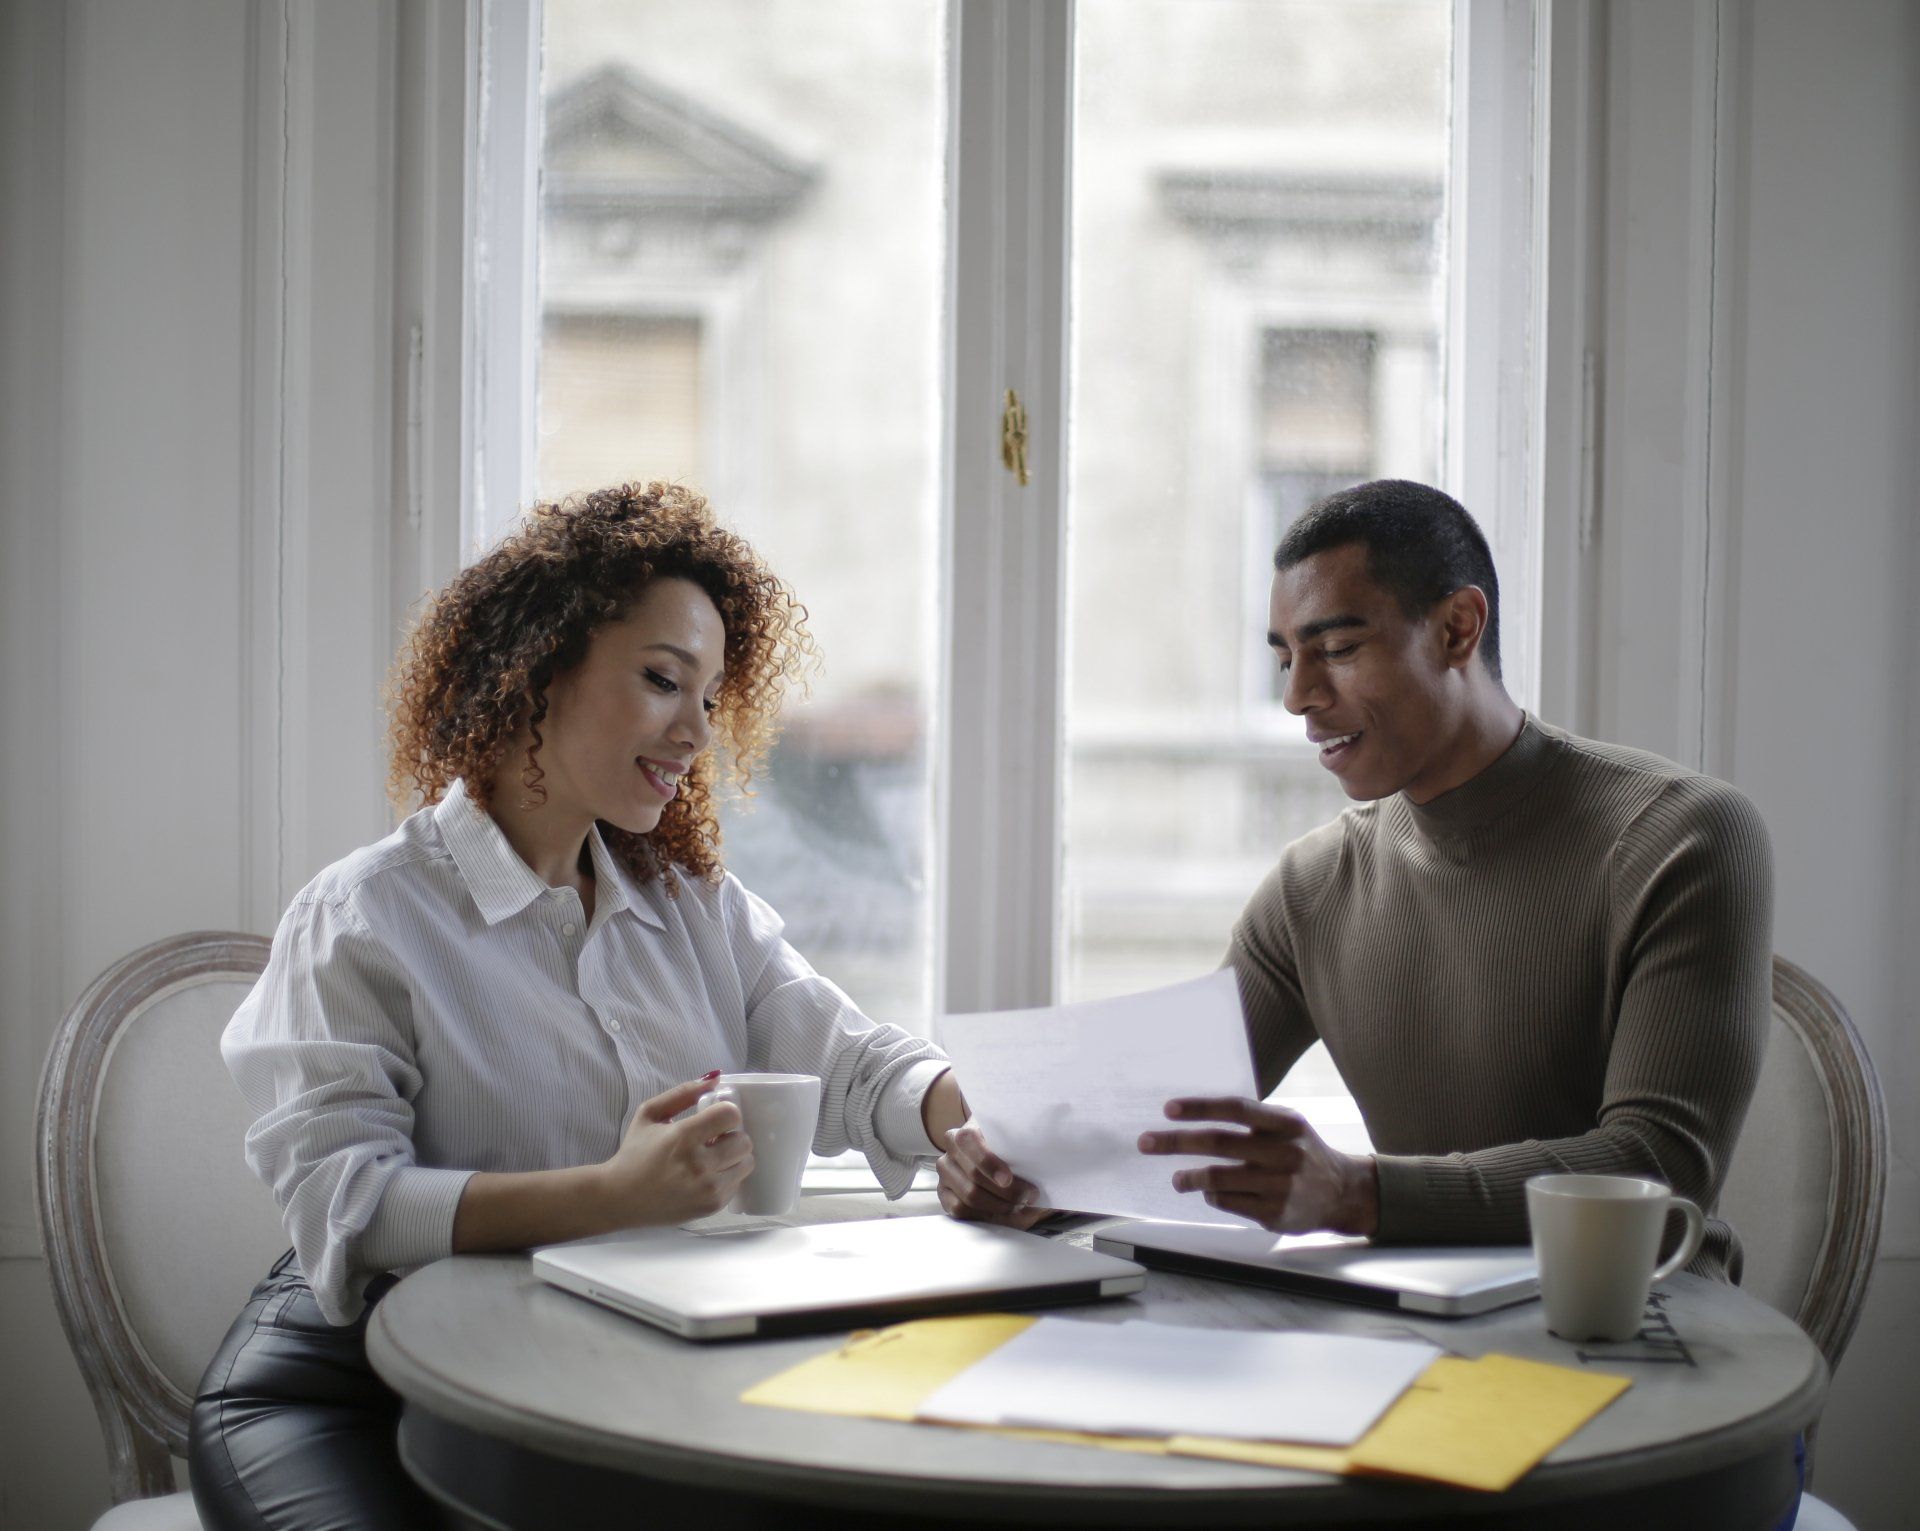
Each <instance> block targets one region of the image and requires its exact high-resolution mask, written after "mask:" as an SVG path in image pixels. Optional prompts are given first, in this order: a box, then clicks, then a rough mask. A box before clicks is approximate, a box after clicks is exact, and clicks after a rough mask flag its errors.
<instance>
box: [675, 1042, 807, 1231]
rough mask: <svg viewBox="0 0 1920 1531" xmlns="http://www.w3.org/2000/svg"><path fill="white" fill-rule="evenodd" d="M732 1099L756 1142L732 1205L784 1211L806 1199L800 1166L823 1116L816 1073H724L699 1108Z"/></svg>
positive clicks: (756, 1212)
mask: <svg viewBox="0 0 1920 1531" xmlns="http://www.w3.org/2000/svg"><path fill="white" fill-rule="evenodd" d="M723 1100H730V1101H732V1102H733V1103H734V1104H735V1105H736V1106H738V1107H739V1108H740V1130H741V1131H743V1132H744V1133H746V1135H747V1141H748V1142H750V1143H752V1144H753V1169H752V1170H751V1171H750V1172H749V1173H748V1175H747V1178H746V1179H745V1180H743V1181H741V1182H740V1189H739V1191H737V1192H736V1193H735V1194H734V1198H733V1201H732V1203H731V1204H730V1209H731V1210H732V1211H735V1212H747V1213H751V1214H752V1215H753V1216H755V1217H779V1216H781V1215H782V1214H783V1213H787V1212H791V1211H792V1210H793V1208H794V1204H795V1203H796V1202H798V1201H799V1200H800V1172H801V1171H802V1170H804V1169H805V1168H806V1167H807V1153H808V1151H809V1150H810V1149H811V1148H812V1147H813V1129H814V1124H815V1123H816V1122H817V1121H818V1120H819V1118H820V1080H819V1078H818V1077H817V1076H816V1075H813V1074H722V1075H721V1076H720V1082H719V1083H718V1084H716V1085H715V1086H714V1087H713V1088H712V1089H711V1090H709V1091H707V1093H706V1094H705V1095H702V1096H701V1097H700V1104H699V1105H698V1106H697V1107H696V1108H695V1109H696V1110H701V1111H704V1110H705V1109H706V1108H707V1107H708V1106H711V1105H713V1104H714V1103H715V1102H717V1101H723Z"/></svg>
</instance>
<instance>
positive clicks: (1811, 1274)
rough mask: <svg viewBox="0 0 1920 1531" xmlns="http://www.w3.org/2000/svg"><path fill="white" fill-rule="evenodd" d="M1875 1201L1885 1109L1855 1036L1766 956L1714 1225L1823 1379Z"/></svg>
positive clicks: (1840, 1345)
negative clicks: (1764, 1027)
mask: <svg viewBox="0 0 1920 1531" xmlns="http://www.w3.org/2000/svg"><path fill="white" fill-rule="evenodd" d="M1886 1194H1887V1119H1886V1108H1885V1106H1884V1104H1883V1103H1882V1101H1881V1096H1880V1081H1879V1079H1878V1077H1877V1076H1876V1075H1875V1074H1874V1071H1873V1063H1872V1060H1870V1059H1869V1058H1868V1057H1867V1051H1866V1048H1865V1047H1864V1046H1862V1045H1861V1041H1860V1034H1859V1033H1858V1032H1857V1031H1855V1030H1854V1028H1853V1022H1852V1021H1850V1020H1849V1019H1848V1018H1847V1013H1846V1011H1845V1010H1843V1009H1842V1008H1841V1006H1840V1002H1839V1001H1838V1000H1837V999H1835V998H1834V997H1833V995H1832V994H1831V993H1830V992H1829V991H1828V990H1827V989H1826V987H1825V986H1824V985H1822V984H1820V983H1819V982H1818V981H1816V980H1815V979H1814V978H1812V977H1811V976H1810V975H1809V974H1807V973H1806V972H1805V971H1804V970H1803V969H1801V968H1798V967H1796V966H1794V964H1793V963H1791V962H1788V961H1787V960H1786V959H1785V958H1784V957H1775V958H1774V959H1773V1026H1772V1029H1771V1034H1770V1036H1769V1037H1768V1040H1767V1053H1766V1060H1765V1062H1764V1063H1763V1064H1762V1066H1761V1070H1760V1083H1759V1086H1758V1087H1757V1089H1756V1090H1755V1091H1754V1097H1753V1105H1752V1106H1751V1108H1750V1109H1749V1110H1748V1112H1747V1122H1746V1128H1745V1130H1744V1131H1743V1132H1742V1133H1741V1135H1740V1142H1739V1145H1738V1146H1737V1147H1736V1148H1735V1149H1734V1153H1733V1161H1732V1163H1731V1164H1730V1165H1729V1167H1728V1170H1727V1178H1726V1184H1725V1185H1724V1186H1723V1187H1722V1189H1721V1192H1720V1216H1722V1217H1724V1218H1725V1219H1726V1220H1727V1221H1728V1222H1729V1223H1731V1224H1732V1225H1733V1227H1734V1229H1735V1230H1736V1231H1737V1232H1738V1233H1739V1235H1740V1241H1741V1243H1742V1244H1743V1245H1744V1246H1745V1249H1746V1273H1745V1275H1744V1276H1743V1277H1742V1280H1741V1284H1742V1285H1743V1286H1744V1287H1745V1288H1746V1289H1747V1290H1748V1291H1750V1292H1752V1293H1753V1294H1754V1295H1755V1296H1757V1297H1759V1298H1760V1299H1761V1300H1762V1301H1764V1302H1766V1303H1768V1304H1770V1305H1771V1306H1773V1307H1775V1308H1778V1309H1779V1310H1780V1311H1781V1312H1782V1313H1785V1314H1786V1315H1788V1316H1789V1317H1790V1318H1792V1319H1793V1320H1794V1322H1796V1323H1797V1324H1799V1325H1800V1327H1801V1328H1802V1329H1804V1330H1805V1331H1806V1332H1807V1334H1808V1336H1809V1337H1810V1338H1811V1339H1812V1340H1813V1342H1814V1343H1815V1344H1816V1345H1818V1346H1819V1347H1820V1350H1821V1353H1822V1354H1823V1355H1825V1357H1826V1358H1827V1366H1828V1368H1829V1369H1830V1370H1832V1369H1836V1368H1838V1366H1839V1365H1840V1357H1841V1355H1842V1354H1843V1353H1844V1352H1845V1350H1846V1348H1847V1341H1848V1340H1850V1339H1851V1338H1852V1337H1853V1327H1854V1324H1855V1323H1856V1322H1858V1320H1859V1317H1860V1305H1861V1303H1862V1302H1863V1301H1864V1300H1865V1298H1866V1294H1867V1281H1868V1278H1869V1277H1870V1276H1871V1275H1872V1273H1873V1257H1874V1251H1875V1250H1876V1249H1877V1248H1878V1247H1879V1243H1880V1217H1881V1213H1882V1210H1883V1208H1884V1205H1885V1202H1886Z"/></svg>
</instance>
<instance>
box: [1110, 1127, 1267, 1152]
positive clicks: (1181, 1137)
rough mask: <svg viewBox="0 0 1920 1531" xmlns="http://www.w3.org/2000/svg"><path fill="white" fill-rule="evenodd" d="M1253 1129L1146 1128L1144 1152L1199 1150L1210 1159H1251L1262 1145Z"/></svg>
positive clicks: (1141, 1141) (1143, 1142) (1141, 1137)
mask: <svg viewBox="0 0 1920 1531" xmlns="http://www.w3.org/2000/svg"><path fill="white" fill-rule="evenodd" d="M1261 1146H1262V1145H1261V1142H1260V1139H1259V1137H1258V1136H1257V1135H1255V1134H1254V1133H1251V1132H1240V1131H1238V1130H1236V1129H1227V1130H1222V1129H1220V1128H1217V1127H1189V1128H1185V1129H1183V1130H1181V1131H1179V1132H1143V1133H1141V1134H1140V1152H1141V1153H1143V1154H1199V1155H1201V1156H1203V1157H1205V1158H1210V1159H1248V1158H1251V1157H1252V1156H1253V1153H1254V1152H1255V1151H1257V1150H1258V1149H1259V1148H1260V1147H1261Z"/></svg>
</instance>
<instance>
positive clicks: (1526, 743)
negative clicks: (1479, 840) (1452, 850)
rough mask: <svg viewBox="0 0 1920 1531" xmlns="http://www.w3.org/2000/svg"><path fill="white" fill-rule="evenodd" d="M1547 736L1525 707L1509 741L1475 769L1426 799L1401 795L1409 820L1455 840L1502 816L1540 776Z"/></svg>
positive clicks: (1547, 763) (1548, 750) (1548, 749)
mask: <svg viewBox="0 0 1920 1531" xmlns="http://www.w3.org/2000/svg"><path fill="white" fill-rule="evenodd" d="M1557 753H1558V751H1557V750H1555V748H1554V741H1553V736H1552V735H1551V734H1550V733H1548V732H1547V730H1546V729H1545V728H1543V727H1542V726H1541V724H1540V722H1539V721H1538V720H1537V719H1536V718H1535V717H1534V716H1533V714H1531V713H1523V714H1522V715H1521V723H1520V732H1519V734H1518V735H1516V736H1515V738H1514V741H1513V743H1512V744H1510V745H1508V746H1507V749H1506V752H1505V753H1504V754H1502V755H1501V756H1500V757H1499V758H1498V759H1497V760H1495V761H1494V762H1493V763H1492V764H1491V765H1489V766H1487V767H1486V768H1485V769H1484V770H1482V771H1481V772H1480V774H1479V775H1477V776H1474V777H1471V778H1469V779H1468V780H1467V781H1464V782H1462V783H1461V784H1460V785H1459V786H1457V787H1455V788H1454V789H1453V790H1452V791H1451V792H1442V793H1441V794H1440V795H1439V796H1438V797H1436V798H1434V799H1433V800H1432V801H1431V802H1427V803H1416V802H1414V801H1413V800H1412V799H1410V798H1406V797H1404V796H1403V797H1402V799H1401V801H1402V802H1404V803H1405V804H1406V807H1407V811H1408V813H1409V814H1410V815H1411V817H1412V819H1413V822H1414V825H1415V826H1416V827H1417V828H1418V829H1419V830H1420V832H1421V833H1422V834H1423V835H1425V836H1426V837H1427V838H1428V839H1431V840H1438V841H1453V842H1458V841H1461V840H1465V839H1468V838H1469V837H1471V836H1473V835H1475V834H1477V833H1478V832H1479V831H1481V830H1483V829H1485V828H1487V827H1488V826H1489V825H1491V824H1493V823H1495V822H1497V821H1498V820H1500V819H1502V818H1504V817H1505V816H1506V815H1507V814H1509V813H1511V812H1512V811H1513V810H1514V809H1515V808H1517V807H1518V806H1519V805H1520V804H1521V802H1522V801H1524V800H1525V799H1526V798H1528V797H1530V796H1531V795H1532V794H1533V791H1534V789H1535V788H1536V787H1538V786H1539V785H1540V783H1541V782H1542V781H1544V780H1545V779H1546V775H1547V771H1548V769H1549V768H1550V767H1551V765H1552V764H1553V760H1554V757H1555V755H1556V754H1557Z"/></svg>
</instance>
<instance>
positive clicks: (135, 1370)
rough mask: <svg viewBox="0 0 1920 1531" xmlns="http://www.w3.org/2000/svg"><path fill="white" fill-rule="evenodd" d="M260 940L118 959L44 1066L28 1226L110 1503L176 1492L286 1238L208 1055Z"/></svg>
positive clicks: (215, 1061) (240, 1109)
mask: <svg viewBox="0 0 1920 1531" xmlns="http://www.w3.org/2000/svg"><path fill="white" fill-rule="evenodd" d="M267 950H268V942H267V941H266V940H264V939H263V938H261V937H259V936H249V935H240V934H236V933H234V932H229V931H199V932H196V933H194V934H191V935H184V936H176V937H174V938H173V939H172V940H169V941H161V942H157V943H156V944H154V945H152V946H149V947H145V948H143V949H142V950H140V951H137V952H135V953H134V954H133V955H132V956H130V957H128V958H126V959H125V960H123V961H121V962H117V963H115V964H114V965H113V966H112V967H111V968H109V969H108V970H107V971H106V972H104V973H102V974H101V975H100V977H98V978H97V979H95V980H94V982H93V984H92V985H91V986H90V987H89V988H88V989H87V991H86V993H84V994H82V995H81V996H80V998H79V1000H78V1001H76V1002H75V1004H74V1006H73V1008H72V1009H71V1010H70V1011H68V1012H67V1016H66V1019H65V1020H64V1021H63V1022H62V1023H61V1025H60V1030H59V1032H58V1033H57V1034H56V1035H55V1037H54V1040H53V1047H52V1050H51V1051H50V1052H49V1053H48V1055H47V1064H46V1069H45V1072H44V1073H43V1074H42V1075H41V1080H40V1109H39V1120H38V1123H37V1129H38V1130H37V1152H38V1158H37V1162H36V1166H35V1169H36V1180H37V1189H38V1193H39V1209H40V1232H41V1237H42V1239H43V1240H44V1242H45V1244H46V1252H47V1264H48V1269H49V1271H50V1272H51V1274H52V1277H53V1288H54V1301H55V1304H56V1306H57V1307H58V1309H59V1313H60V1322H61V1324H62V1325H63V1326H64V1327H65V1329H66V1331H67V1340H68V1343H69V1344H71V1345H72V1347H73V1353H74V1356H75V1358H76V1359H77V1360H78V1362H79V1363H80V1370H81V1373H82V1375H83V1376H84V1377H85V1378H86V1382H87V1387H88V1390H89V1391H90V1392H91V1393H92V1394H93V1403H94V1408H95V1410H96V1412H97V1413H98V1414H99V1416H100V1428H101V1432H102V1434H103V1435H104V1436H105V1437H106V1442H107V1463H108V1473H109V1476H110V1478H111V1480H112V1489H113V1498H114V1502H115V1503H116V1504H117V1503H120V1502H122V1501H124V1500H127V1499H132V1498H145V1497H149V1496H151V1495H154V1494H163V1493H171V1492H172V1491H173V1487H174V1480H173V1467H172V1463H171V1462H170V1460H169V1457H170V1456H184V1455H185V1454H186V1445H187V1419H188V1415H189V1413H190V1411H191V1409H192V1398H193V1392H194V1388H195V1384H196V1383H197V1382H198V1381H199V1377H200V1373H201V1371H202V1369H203V1368H204V1367H205V1365H206V1363H207V1362H208V1361H209V1360H210V1359H211V1358H212V1355H213V1352H214V1350H215V1348H216V1347H217V1346H218V1345H219V1343H220V1338H221V1336H222V1335H223V1334H224V1333H225V1332H226V1329H227V1326H228V1325H229V1324H231V1323H232V1321H233V1318H234V1315H235V1314H237V1313H238V1312H239V1311H240V1308H241V1306H242V1305H243V1304H244V1303H245V1301H246V1298H247V1294H248V1292H249V1291H250V1290H251V1289H252V1287H253V1284H254V1283H255V1282H256V1281H258V1280H259V1279H260V1277H261V1276H262V1275H263V1274H264V1273H265V1272H266V1269H267V1266H268V1265H269V1264H270V1263H271V1262H272V1260H273V1258H274V1256H275V1255H276V1254H277V1253H278V1252H279V1251H280V1250H282V1249H284V1248H285V1247H286V1239H285V1236H284V1234H283V1233H282V1232H281V1228H280V1218H279V1214H278V1211H277V1209H276V1208H275V1206H274V1203H273V1197H272V1195H271V1194H270V1193H269V1192H268V1190H267V1188H266V1187H265V1186H264V1185H262V1184H261V1183H260V1182H259V1181H258V1180H257V1179H255V1178H254V1176H253V1175H252V1173H251V1172H250V1171H249V1170H248V1169H247V1167H246V1164H245V1161H244V1159H243V1157H242V1153H241V1143H242V1139H243V1138H244V1136H245V1133H246V1129H247V1127H248V1125H249V1123H250V1122H251V1120H252V1113H251V1112H250V1111H249V1110H248V1109H247V1105H246V1102H245V1101H244V1100H243V1099H242V1098H241V1095H240V1092H239V1090H238V1089H236V1088H235V1086H234V1083H233V1080H232V1078H231V1077H230V1076H229V1075H228V1073H227V1070H226V1066H225V1065H224V1064H223V1063H222V1062H221V1059H220V1048H219V1040H220V1032H221V1030H222V1028H223V1027H225V1025H226V1023H227V1021H228V1020H229V1019H230V1018H231V1017H232V1015H233V1012H234V1010H235V1009H236V1008H237V1007H238V1006H239V1004H240V1001H241V1000H242V999H244V998H245V997H246V994H247V991H248V990H249V989H250V988H251V987H252V986H253V982H254V980H255V979H256V978H258V977H259V976H260V972H261V969H263V968H264V967H265V966H266V962H267Z"/></svg>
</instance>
